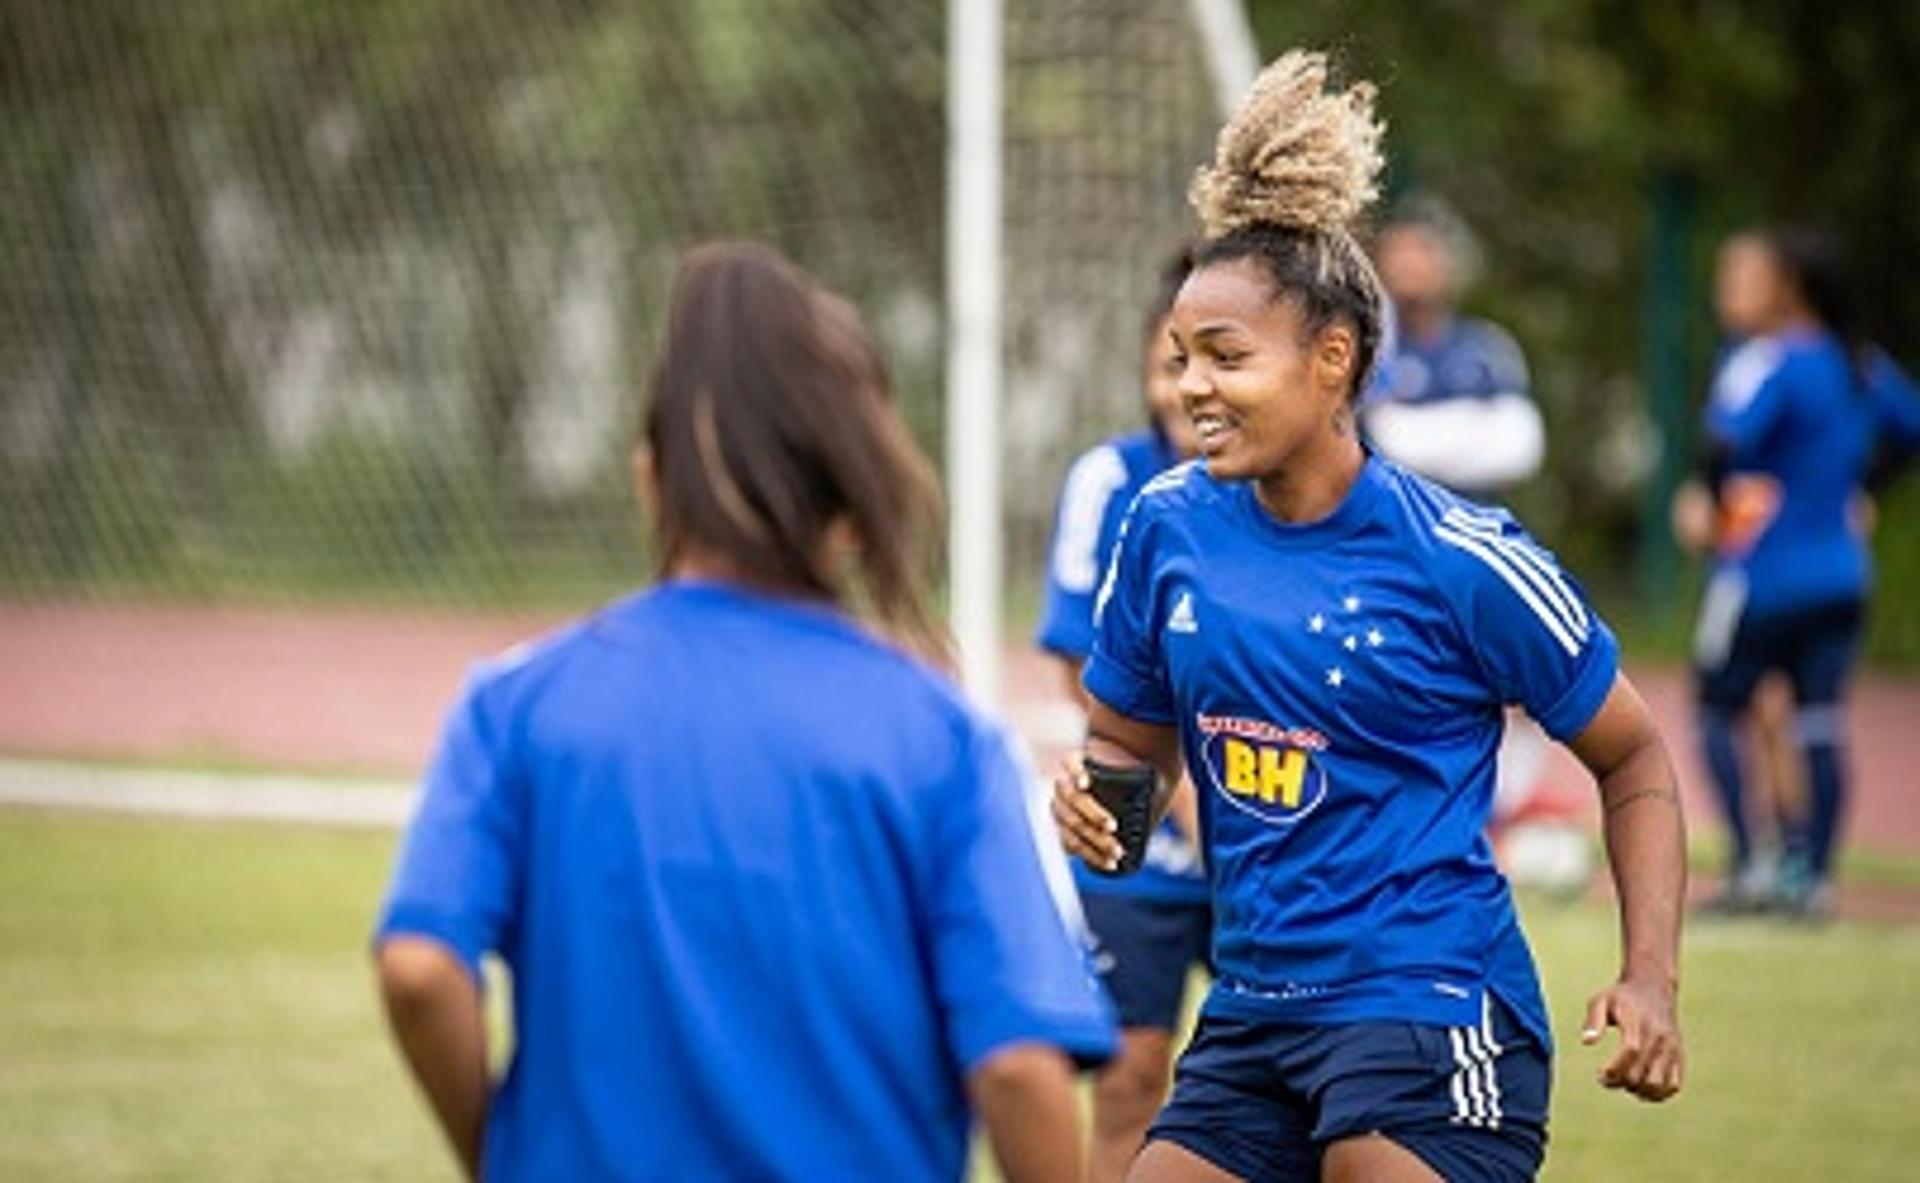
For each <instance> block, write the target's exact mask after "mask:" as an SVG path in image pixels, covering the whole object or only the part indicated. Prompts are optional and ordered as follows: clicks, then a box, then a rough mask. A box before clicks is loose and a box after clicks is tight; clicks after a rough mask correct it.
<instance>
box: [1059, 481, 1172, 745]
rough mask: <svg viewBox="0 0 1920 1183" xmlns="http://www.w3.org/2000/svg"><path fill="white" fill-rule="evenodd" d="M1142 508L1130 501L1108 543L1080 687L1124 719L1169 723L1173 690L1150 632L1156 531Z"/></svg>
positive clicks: (1156, 640) (1140, 501) (1153, 615)
mask: <svg viewBox="0 0 1920 1183" xmlns="http://www.w3.org/2000/svg"><path fill="white" fill-rule="evenodd" d="M1149 488H1151V486H1149ZM1146 504H1147V503H1146V500H1145V498H1144V496H1143V497H1141V498H1136V499H1135V500H1134V503H1133V506H1132V508H1130V509H1129V510H1128V511H1127V517H1126V520H1125V521H1124V522H1122V523H1121V525H1120V536H1119V537H1118V538H1117V539H1115V540H1114V544H1113V555H1112V557H1111V558H1109V559H1108V562H1107V577H1106V579H1105V581H1104V582H1102V583H1101V585H1100V594H1099V596H1098V598H1097V599H1096V601H1095V603H1094V610H1093V627H1094V642H1093V656H1092V658H1091V659H1090V660H1089V661H1088V662H1087V669H1086V673H1085V675H1084V676H1083V678H1082V681H1083V682H1084V683H1085V685H1086V688H1087V693H1089V694H1091V695H1093V696H1094V697H1095V698H1097V699H1099V700H1100V701H1101V702H1103V703H1105V704H1106V705H1108V706H1109V707H1112V708H1113V709H1114V710H1116V711H1118V712H1120V713H1121V714H1123V715H1125V716H1127V717H1128V718H1130V719H1138V720H1140V721H1141V722H1143V723H1172V722H1173V721H1174V719H1175V717H1176V714H1175V711H1174V704H1173V689H1172V686H1171V684H1170V683H1169V682H1168V679H1167V667H1166V662H1165V660H1164V656H1163V654H1162V653H1161V649H1160V632H1159V630H1158V629H1157V628H1155V627H1154V626H1155V623H1156V621H1157V620H1158V619H1159V617H1158V614H1157V613H1156V611H1155V608H1154V595H1155V590H1154V586H1153V584H1154V580H1153V567H1152V562H1153V543H1154V538H1153V535H1154V532H1155V529H1156V527H1155V523H1154V521H1153V519H1152V516H1151V514H1150V513H1149V512H1148V511H1147V509H1146Z"/></svg>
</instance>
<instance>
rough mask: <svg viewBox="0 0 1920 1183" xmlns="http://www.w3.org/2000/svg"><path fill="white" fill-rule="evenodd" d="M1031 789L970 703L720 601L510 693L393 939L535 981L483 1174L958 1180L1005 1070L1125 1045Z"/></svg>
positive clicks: (521, 675)
mask: <svg viewBox="0 0 1920 1183" xmlns="http://www.w3.org/2000/svg"><path fill="white" fill-rule="evenodd" d="M1024 792H1025V790H1024V787H1023V781H1022V777H1021V774H1020V772H1019V771H1018V769H1017V768H1016V761H1015V759H1014V758H1013V756H1012V754H1011V753H1010V751H1009V749H1008V747H1007V745H1006V743H1005V742H1004V740H1003V738H1002V736H1001V735H1000V734H999V733H998V732H997V731H996V730H995V729H994V728H992V727H991V726H989V725H987V724H986V723H984V722H983V721H982V720H981V719H979V718H978V717H977V716H975V715H974V714H973V713H972V712H971V711H970V710H969V709H968V708H967V707H966V706H965V705H964V704H963V703H962V702H961V701H960V700H959V698H958V697H957V695H956V694H955V693H954V692H953V691H952V690H951V689H949V688H948V686H947V685H946V683H945V682H944V681H943V680H942V679H941V678H940V677H938V676H937V675H935V674H933V673H932V672H930V671H929V670H927V669H926V668H924V667H922V666H921V665H919V664H918V663H916V662H914V661H912V660H910V659H908V658H906V657H904V656H902V655H901V654H899V653H898V652H896V651H894V650H892V649H889V648H888V647H886V646H884V645H882V644H881V643H879V642H877V641H875V640H873V639H871V638H870V637H869V636H867V635H866V634H865V633H864V632H862V631H861V630H860V629H858V628H857V627H855V626H854V625H852V624H851V623H850V622H848V621H846V620H845V619H844V618H842V617H840V616H838V615H837V614H835V613H832V612H830V611H828V610H825V609H822V608H814V607H809V606H802V605H797V604H794V603H790V602H786V601H779V600H773V599H767V598H762V597H759V596H756V595H752V594H749V593H746V592H743V591H739V590H734V589H730V588H727V587H724V586H720V585H712V584H697V583H668V584H664V585H662V586H660V587H657V588H655V589H653V590H650V591H647V592H643V593H640V594H638V595H635V596H633V597H631V598H629V599H626V600H623V601H620V602H617V603H615V604H613V605H610V606H609V607H607V608H606V609H603V610H602V611H601V612H600V613H599V614H597V615H595V616H593V617H591V618H589V619H587V620H585V621H583V622H581V623H579V624H576V625H575V626H573V627H571V628H569V629H567V630H565V631H563V632H561V633H559V634H558V635H556V636H554V637H553V638H551V639H548V640H547V641H545V642H543V643H541V644H538V645H536V646H533V647H531V648H529V649H527V650H525V651H523V652H520V653H519V654H517V655H510V656H508V657H506V658H503V659H501V660H500V661H498V662H496V663H494V664H493V665H492V666H490V667H488V668H485V669H483V670H482V671H480V673H479V674H478V675H477V676H476V677H475V678H474V680H473V682H472V684H471V685H470V687H469V688H468V690H467V692H466V695H465V697H464V699H463V700H462V701H461V702H460V704H459V705H458V706H457V707H456V708H455V709H454V711H453V713H452V716H451V718H450V719H449V721H448V723H447V728H446V732H445V735H444V738H443V739H442V742H441V746H440V750H439V754H438V755H437V756H436V757H435V759H434V762H433V765H432V767H431V769H430V771H429V772H428V774H427V777H426V783H425V788H424V792H423V795H422V798H421V801H420V805H419V812H418V814H417V815H416V816H415V818H414V820H413V823H412V825H411V827H410V828H409V830H408V832H407V835H406V839H405V842H404V844H403V846H402V849H401V853H400V857H399V864H398V868H397V870H396V872H395V876H394V881H393V885H392V889H391V893H390V895H389V897H388V899H387V903H386V908H385V912H384V915H383V917H382V919H381V921H380V924H379V933H380V935H381V936H382V937H386V936H392V935H396V934H417V935H421V936H426V937H430V938H433V939H435V940H438V941H440V942H443V943H444V944H446V945H447V946H448V947H449V948H451V949H452V950H453V951H455V952H456V953H457V954H458V955H459V956H460V957H461V958H462V959H463V960H464V961H465V962H466V964H467V965H468V966H469V967H470V968H474V969H475V970H476V972H477V967H478V964H479V962H480V959H481V957H482V956H483V955H484V954H487V953H490V952H491V953H497V954H498V955H499V956H500V957H501V958H502V959H503V960H504V961H505V962H506V965H507V966H508V968H509V969H510V970H511V972H512V977H513V1014H514V1048H513V1059H512V1063H511V1065H510V1067H509V1068H508V1071H507V1073H506V1076H505V1079H504V1080H503V1081H502V1082H501V1084H500V1086H499V1089H498V1091H497V1092H496V1094H495V1096H494V1099H493V1106H492V1109H491V1112H490V1114H489V1117H488V1125H487V1132H486V1145H485V1151H486V1162H485V1170H484V1171H483V1174H484V1175H485V1176H486V1177H487V1178H488V1179H496V1180H514V1179H529V1180H548V1179H614V1178H618V1179H660V1180H668V1179H673V1180H678V1179H749V1178H751V1179H850V1178H867V1179H959V1178H960V1177H961V1172H962V1171H963V1170H964V1169H965V1159H966V1153H967V1134H968V1128H969V1115H968V1107H967V1100H966V1095H965V1092H964V1078H965V1075H966V1074H967V1073H968V1072H969V1071H971V1070H972V1069H973V1068H974V1067H976V1066H977V1065H978V1064H979V1063H980V1062H981V1061H982V1059H984V1058H985V1057H987V1056H988V1055H989V1054H990V1053H992V1052H994V1051H995V1050H996V1049H999V1048H1002V1047H1005V1046H1006V1045H1008V1044H1010V1043H1014V1042H1019V1041H1039V1042H1044V1043H1049V1044H1053V1045H1056V1046H1059V1047H1062V1048H1064V1049H1066V1050H1067V1051H1069V1052H1071V1053H1073V1054H1075V1055H1078V1056H1081V1057H1084V1058H1097V1057H1100V1056H1103V1055H1105V1054H1107V1053H1108V1052H1109V1050H1110V1048H1111V1047H1112V1041H1113V1031H1112V1026H1111V1018H1110V1016H1109V1015H1108V1013H1107V1012H1106V1009H1105V1004H1104V1003H1103V1002H1102V1001H1101V1000H1100V999H1099V997H1098V992H1097V987H1096V986H1095V984H1094V982H1093V979H1092V978H1091V976H1090V974H1089V971H1088V968H1087V966H1086V961H1085V958H1084V956H1083V955H1082V953H1081V951H1080V950H1079V948H1078V947H1077V946H1076V944H1075V942H1074V941H1073V939H1072V938H1071V937H1070V936H1069V935H1068V931H1067V927H1066V925H1065V923H1064V922H1063V920H1062V919H1061V916H1060V914H1059V913H1058V911H1056V909H1055V907H1054V905H1053V902H1052V899H1051V897H1050V895H1049V892H1048V889H1047V886H1046V883H1045V881H1044V875H1043V868H1042V865H1041V858H1042V854H1041V851H1040V848H1039V847H1038V846H1037V845H1036V843H1035V839H1034V834H1033V831H1032V829H1031V828H1030V826H1029V823H1028V814H1027V809H1026V804H1025V797H1024Z"/></svg>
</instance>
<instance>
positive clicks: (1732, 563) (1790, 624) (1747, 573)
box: [1695, 230, 1920, 919]
mask: <svg viewBox="0 0 1920 1183" xmlns="http://www.w3.org/2000/svg"><path fill="white" fill-rule="evenodd" d="M1723 271H1724V272H1731V273H1733V274H1732V276H1731V277H1730V279H1729V281H1730V282H1731V279H1732V278H1734V277H1738V278H1739V279H1740V282H1739V283H1738V284H1737V296H1738V299H1737V300H1736V302H1735V320H1736V322H1738V323H1741V324H1744V325H1746V326H1748V328H1749V331H1751V332H1752V333H1753V334H1754V336H1752V337H1751V338H1750V339H1749V340H1748V341H1747V342H1746V343H1745V344H1743V345H1742V346H1741V347H1740V348H1739V349H1737V350H1735V351H1734V352H1733V353H1732V354H1730V355H1729V357H1728V358H1727V361H1726V363H1725V364H1724V365H1723V366H1722V368H1721V370H1720V373H1719V375H1718V377H1717V378H1716V380H1715V382H1714V388H1713V393H1712V395H1711V397H1710V399H1709V401H1708V404H1707V412H1706V427H1707V437H1708V441H1709V448H1708V472H1707V476H1706V480H1707V484H1708V486H1709V488H1710V489H1711V491H1712V495H1713V499H1714V503H1715V505H1716V507H1717V513H1716V515H1715V516H1716V518H1717V520H1718V523H1719V528H1718V530H1717V531H1716V538H1715V556H1714V567H1713V572H1712V574H1711V575H1710V576H1709V578H1708V582H1707V590H1706V594H1705V596H1704V597H1703V600H1702V604H1701V610H1700V624H1699V628H1698V631H1697V634H1696V637H1695V661H1696V675H1697V680H1698V681H1697V685H1698V694H1699V710H1700V728H1701V737H1702V742H1703V746H1704V747H1705V748H1706V753H1707V762H1708V765H1709V767H1710V768H1711V769H1712V772H1713V779H1714V784H1715V787H1716V789H1717V790H1718V794H1719V797H1720V802H1721V805H1722V808H1723V810H1724V812H1725V816H1726V820H1727V826H1728V830H1729V831H1730V832H1731V834H1732V838H1733V842H1732V848H1733V866H1732V867H1731V869H1730V875H1729V891H1728V893H1726V894H1725V895H1723V897H1722V899H1721V901H1720V902H1721V903H1722V904H1723V905H1725V906H1728V907H1730V908H1733V909H1735V910H1738V909H1741V908H1743V907H1748V906H1753V905H1755V904H1759V903H1762V902H1767V903H1775V904H1777V905H1778V906H1779V907H1781V908H1782V909H1783V910H1785V911H1786V912H1788V913H1789V914H1794V915H1799V916H1802V917H1805V918H1809V919H1818V918H1820V917H1823V916H1825V915H1826V914H1827V912H1828V911H1829V909H1830V907H1831V889H1830V886H1829V882H1830V879H1831V876H1832V873H1833V861H1834V853H1835V850H1836V848H1837V846H1838V843H1839V833H1840V815H1841V809H1842V806H1843V804H1844V801H1845V796H1846V783H1845V768H1846V761H1845V759H1844V756H1843V753H1842V750H1841V748H1842V741H1843V739H1844V737H1845V731H1846V729H1845V726H1844V720H1843V718H1842V714H1841V707H1842V703H1843V698H1844V693H1843V692H1844V689H1845V683H1846V679H1847V675H1848V673H1849V672H1850V670H1851V668H1852V664H1853V658H1854V655H1855V653H1856V651H1857V649H1858V641H1859V634H1860V625H1861V621H1862V617H1863V615H1864V609H1865V604H1866V597H1867V590H1868V584H1869V576H1870V573H1869V562H1868V558H1869V556H1868V552H1867V547H1866V543H1865V539H1864V537H1863V530H1862V528H1861V524H1860V522H1859V520H1858V518H1859V513H1858V509H1859V506H1860V504H1861V503H1862V502H1861V491H1862V487H1863V484H1866V485H1875V484H1877V483H1878V482H1879V481H1880V480H1881V479H1882V478H1884V477H1885V476H1886V475H1889V474H1890V473H1891V471H1892V468H1893V465H1892V464H1889V463H1885V461H1888V460H1891V459H1894V458H1897V457H1904V456H1906V455H1910V454H1911V453H1912V452H1913V451H1914V450H1915V449H1916V448H1920V405H1917V404H1916V402H1915V399H1914V393H1913V387H1912V384H1911V383H1910V382H1909V381H1908V380H1907V379H1906V377H1905V375H1903V374H1901V373H1900V371H1899V370H1898V369H1897V368H1896V367H1895V366H1894V365H1893V363H1892V362H1891V361H1889V360H1888V359H1887V358H1886V357H1885V356H1884V355H1882V354H1880V353H1877V352H1875V351H1873V350H1871V349H1870V348H1868V347H1867V346H1866V345H1865V343H1864V342H1863V341H1862V340H1861V339H1860V335H1859V327H1858V323H1857V320H1856V318H1855V315H1854V310H1853V307H1852V303H1851V301H1850V300H1849V299H1848V293H1847V292H1846V289H1845V285H1844V283H1843V279H1842V274H1841V271H1842V268H1841V264H1840V257H1839V252H1838V250H1837V248H1836V247H1835V245H1834V244H1833V242H1832V240H1830V239H1828V238H1827V237H1826V236H1825V235H1822V234H1819V233H1817V232H1810V231H1802V230H1789V231H1776V232H1768V233H1758V234H1750V235H1743V236H1740V237H1738V238H1736V239H1734V240H1733V241H1732V242H1731V243H1729V244H1728V246H1727V248H1726V257H1725V259H1724V262H1723ZM1774 672H1780V673H1784V674H1785V675H1786V676H1787V679H1788V681H1789V682H1790V683H1791V684H1792V687H1793V699H1794V711H1795V717H1794V726H1793V733H1794V739H1795V741H1796V744H1797V746H1798V748H1799V749H1800V752H1801V758H1802V762H1803V764H1804V767H1805V769H1806V785H1807V797H1808V805H1809V806H1810V809H1809V810H1808V814H1807V816H1806V818H1805V820H1804V822H1798V823H1796V824H1793V825H1791V826H1789V827H1788V833H1787V836H1786V846H1787V850H1786V854H1785V861H1784V863H1783V865H1782V867H1781V871H1780V875H1779V882H1778V884H1777V885H1776V886H1775V887H1774V890H1773V899H1772V900H1762V899H1761V898H1760V896H1759V891H1760V885H1758V884H1757V883H1756V882H1755V880H1754V876H1753V875H1752V867H1753V862H1752V859H1753V843H1752V841H1751V838H1750V837H1749V835H1748V829H1747V825H1746V820H1745V815H1744V806H1743V800H1742V798H1743V791H1742V790H1743V785H1742V781H1743V779H1744V777H1743V774H1742V768H1741V761H1740V753H1739V750H1738V743H1737V737H1736V729H1737V726H1738V724H1739V722H1740V720H1741V719H1742V718H1743V717H1744V716H1746V714H1747V713H1748V711H1749V708H1750V707H1751V705H1752V703H1753V699H1754V692H1755V688H1756V686H1757V685H1758V684H1759V682H1760V680H1761V679H1762V678H1763V677H1765V676H1766V675H1767V674H1769V673H1774Z"/></svg>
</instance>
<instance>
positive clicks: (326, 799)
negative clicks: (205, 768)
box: [0, 759, 414, 829]
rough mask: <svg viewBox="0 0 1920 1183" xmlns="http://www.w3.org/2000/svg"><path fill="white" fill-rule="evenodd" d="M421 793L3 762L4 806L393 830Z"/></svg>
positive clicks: (374, 785)
mask: <svg viewBox="0 0 1920 1183" xmlns="http://www.w3.org/2000/svg"><path fill="white" fill-rule="evenodd" d="M413 798H414V788H413V786H412V785H410V784H407V783H405V782H401V781H341V780H329V779H325V778H321V777H310V776H283V775H277V774H273V775H260V776H254V775H241V774H231V775H229V774H220V773H203V772H175V771H165V770H158V769H143V768H114V767H103V766H100V765H90V764H67V763H59V762H55V761H42V760H4V759H0V806H25V807H29V808H42V809H80V810H92V811H98V812H109V813H138V814H152V815H158V816H165V817H186V818H207V819H217V820H222V821H264V822H290V823H297V824H304V825H325V826H349V827H355V828H366V829H393V828H395V827H397V826H400V825H403V824H404V823H405V822H406V820H407V819H408V817H410V816H411V815H412V812H413Z"/></svg>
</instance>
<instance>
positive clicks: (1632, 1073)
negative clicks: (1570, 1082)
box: [1580, 977, 1687, 1101]
mask: <svg viewBox="0 0 1920 1183" xmlns="http://www.w3.org/2000/svg"><path fill="white" fill-rule="evenodd" d="M1608 1027H1617V1028H1619V1030H1620V1047H1619V1048H1618V1050H1616V1051H1615V1052H1614V1053H1613V1058H1612V1059H1610V1060H1608V1061H1607V1063H1606V1065H1605V1066H1604V1067H1602V1068H1601V1069H1600V1072H1599V1080H1600V1084H1601V1085H1602V1086H1603V1087H1605V1088H1610V1089H1624V1090H1625V1091H1627V1092H1629V1093H1632V1094H1633V1095H1634V1096H1636V1097H1638V1098H1640V1099H1641V1100H1642V1101H1664V1100H1666V1099H1667V1098H1668V1097H1671V1096H1673V1095H1674V1094H1675V1093H1677V1092H1679V1091H1680V1085H1681V1082H1682V1079H1683V1078H1684V1076H1685V1074H1686V1066H1687V1064H1686V1060H1687V1058H1686V1052H1685V1049H1684V1048H1683V1047H1682V1046H1681V1042H1680V1019H1679V1015H1678V1007H1677V1006H1676V1003H1675V999H1674V990H1673V987H1672V986H1670V985H1667V984H1665V983H1663V982H1652V981H1647V980H1644V979H1638V978H1633V977H1624V978H1622V979H1620V981H1618V982H1616V983H1615V984H1614V985H1612V986H1610V987H1608V988H1607V989H1605V990H1602V991H1600V993H1598V994H1596V995H1594V996H1593V1000H1592V1001H1591V1002H1589V1003H1587V1021H1586V1025H1585V1027H1584V1028H1583V1029H1582V1030H1581V1032H1580V1042H1581V1043H1583V1044H1585V1045H1587V1046H1588V1047H1591V1046H1593V1045H1594V1044H1596V1043H1599V1042H1600V1036H1601V1034H1602V1033H1603V1032H1604V1031H1605V1030H1606V1029H1607V1028H1608Z"/></svg>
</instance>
